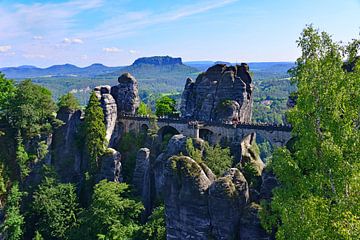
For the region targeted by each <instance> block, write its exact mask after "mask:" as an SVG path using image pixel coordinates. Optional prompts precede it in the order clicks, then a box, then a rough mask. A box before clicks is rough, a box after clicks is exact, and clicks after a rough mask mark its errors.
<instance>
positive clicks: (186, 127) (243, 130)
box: [118, 115, 291, 146]
mask: <svg viewBox="0 0 360 240" xmlns="http://www.w3.org/2000/svg"><path fill="white" fill-rule="evenodd" d="M118 122H119V123H120V125H122V128H123V130H124V132H130V131H134V132H141V131H147V129H149V128H151V127H152V126H151V124H152V123H151V119H150V118H149V117H146V116H136V115H121V116H119V118H118ZM157 125H158V135H159V137H160V138H161V140H162V139H163V138H164V137H165V135H167V134H171V135H175V134H183V135H185V136H188V137H193V138H202V139H204V140H207V141H208V142H210V143H211V144H216V143H219V142H221V141H232V142H240V141H242V139H244V138H245V137H246V136H248V135H249V134H251V133H256V134H257V135H260V136H262V137H264V138H265V139H267V140H268V141H269V142H270V143H271V144H272V145H273V146H284V145H285V144H286V143H287V142H288V141H289V140H290V139H291V126H289V125H275V124H254V123H238V124H226V123H222V122H197V121H191V120H187V119H181V118H158V119H157Z"/></svg>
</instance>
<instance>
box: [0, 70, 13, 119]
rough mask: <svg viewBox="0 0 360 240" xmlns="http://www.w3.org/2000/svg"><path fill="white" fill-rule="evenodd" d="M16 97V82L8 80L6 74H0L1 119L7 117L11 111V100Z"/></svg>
mask: <svg viewBox="0 0 360 240" xmlns="http://www.w3.org/2000/svg"><path fill="white" fill-rule="evenodd" d="M14 95H15V85H14V82H13V81H12V80H8V79H6V78H5V76H4V74H2V73H0V119H1V118H3V117H4V116H5V115H6V113H7V111H8V109H9V104H10V100H11V99H12V98H13V96H14Z"/></svg>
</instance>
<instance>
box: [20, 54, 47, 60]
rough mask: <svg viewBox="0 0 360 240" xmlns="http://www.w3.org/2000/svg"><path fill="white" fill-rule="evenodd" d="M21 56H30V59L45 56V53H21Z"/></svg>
mask: <svg viewBox="0 0 360 240" xmlns="http://www.w3.org/2000/svg"><path fill="white" fill-rule="evenodd" d="M23 57H24V58H30V59H32V58H46V56H45V55H43V54H31V53H30V54H23Z"/></svg>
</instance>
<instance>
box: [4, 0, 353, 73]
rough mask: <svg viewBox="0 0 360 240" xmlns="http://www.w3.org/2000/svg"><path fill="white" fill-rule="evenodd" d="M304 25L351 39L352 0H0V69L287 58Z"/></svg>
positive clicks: (292, 55)
mask: <svg viewBox="0 0 360 240" xmlns="http://www.w3.org/2000/svg"><path fill="white" fill-rule="evenodd" d="M307 24H314V26H315V27H316V28H319V29H320V30H323V31H326V32H328V33H330V34H331V35H332V36H333V38H334V39H335V40H337V41H340V40H342V41H344V42H347V41H350V40H351V39H353V38H359V32H360V0H342V1H338V0H272V1H271V0H222V1H221V0H112V1H110V0H73V1H70V0H54V1H47V0H35V1H30V0H22V1H21V0H0V67H9V66H20V65H35V66H39V67H48V66H51V65H54V64H64V63H70V64H75V65H78V66H87V65H90V64H93V63H102V64H105V65H107V66H122V65H129V64H131V63H132V62H133V61H134V60H135V59H137V58H139V57H144V56H162V55H169V56H173V57H182V58H183V60H184V61H198V60H212V61H229V62H271V61H294V60H295V59H296V58H297V57H298V56H299V49H297V44H296V40H297V39H298V38H299V36H300V33H301V31H302V29H303V28H304V27H305V26H306V25H307Z"/></svg>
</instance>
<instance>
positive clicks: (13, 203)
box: [1, 183, 24, 240]
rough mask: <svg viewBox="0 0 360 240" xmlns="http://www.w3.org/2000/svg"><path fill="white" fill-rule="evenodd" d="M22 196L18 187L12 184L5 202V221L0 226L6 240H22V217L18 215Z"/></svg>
mask: <svg viewBox="0 0 360 240" xmlns="http://www.w3.org/2000/svg"><path fill="white" fill-rule="evenodd" d="M23 195H24V193H23V192H20V191H19V185H18V184H17V183H14V184H13V186H12V187H11V190H10V193H9V195H8V197H7V201H6V207H5V221H4V223H3V224H2V225H1V232H2V234H3V237H4V239H6V240H20V239H22V235H23V226H24V217H23V216H22V215H21V213H20V205H21V198H22V196H23Z"/></svg>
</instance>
